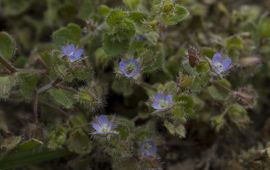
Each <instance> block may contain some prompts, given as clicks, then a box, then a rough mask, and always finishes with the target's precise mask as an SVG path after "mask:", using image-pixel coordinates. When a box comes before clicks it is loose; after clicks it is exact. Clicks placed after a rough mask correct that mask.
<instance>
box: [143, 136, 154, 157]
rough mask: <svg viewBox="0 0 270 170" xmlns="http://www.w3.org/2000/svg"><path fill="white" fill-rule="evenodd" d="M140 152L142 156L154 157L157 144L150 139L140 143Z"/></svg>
mask: <svg viewBox="0 0 270 170" xmlns="http://www.w3.org/2000/svg"><path fill="white" fill-rule="evenodd" d="M140 154H141V156H142V157H143V158H154V157H156V156H157V146H156V145H155V143H154V142H153V141H151V140H149V141H145V142H143V143H142V144H141V145H140Z"/></svg>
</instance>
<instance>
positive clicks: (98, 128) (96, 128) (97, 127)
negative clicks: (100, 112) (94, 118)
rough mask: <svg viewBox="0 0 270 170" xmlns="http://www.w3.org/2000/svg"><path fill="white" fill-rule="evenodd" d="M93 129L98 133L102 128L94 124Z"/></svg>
mask: <svg viewBox="0 0 270 170" xmlns="http://www.w3.org/2000/svg"><path fill="white" fill-rule="evenodd" d="M92 127H93V128H94V129H95V130H96V131H100V126H99V124H97V123H94V122H93V123H92Z"/></svg>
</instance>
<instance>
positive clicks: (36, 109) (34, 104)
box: [33, 92, 38, 124]
mask: <svg viewBox="0 0 270 170" xmlns="http://www.w3.org/2000/svg"><path fill="white" fill-rule="evenodd" d="M33 119H34V122H35V124H37V123H38V93H37V92H35V94H34V101H33Z"/></svg>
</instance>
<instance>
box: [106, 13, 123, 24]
mask: <svg viewBox="0 0 270 170" xmlns="http://www.w3.org/2000/svg"><path fill="white" fill-rule="evenodd" d="M126 17H127V14H126V13H125V12H124V11H122V10H113V11H111V13H110V14H109V16H108V17H107V19H106V22H107V24H108V25H109V26H111V27H113V26H117V25H118V24H120V23H121V22H122V21H123V20H125V19H126Z"/></svg>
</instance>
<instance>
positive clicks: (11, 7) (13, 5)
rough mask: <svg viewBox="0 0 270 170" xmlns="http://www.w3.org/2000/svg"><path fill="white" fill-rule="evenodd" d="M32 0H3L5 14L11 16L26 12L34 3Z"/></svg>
mask: <svg viewBox="0 0 270 170" xmlns="http://www.w3.org/2000/svg"><path fill="white" fill-rule="evenodd" d="M32 2H33V1H32V0H29V1H24V0H3V2H2V3H3V6H4V8H3V9H4V10H3V12H4V14H5V15H8V16H9V15H10V16H16V15H19V14H21V13H23V12H25V11H26V10H27V9H28V8H29V7H30V6H31V4H32Z"/></svg>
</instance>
